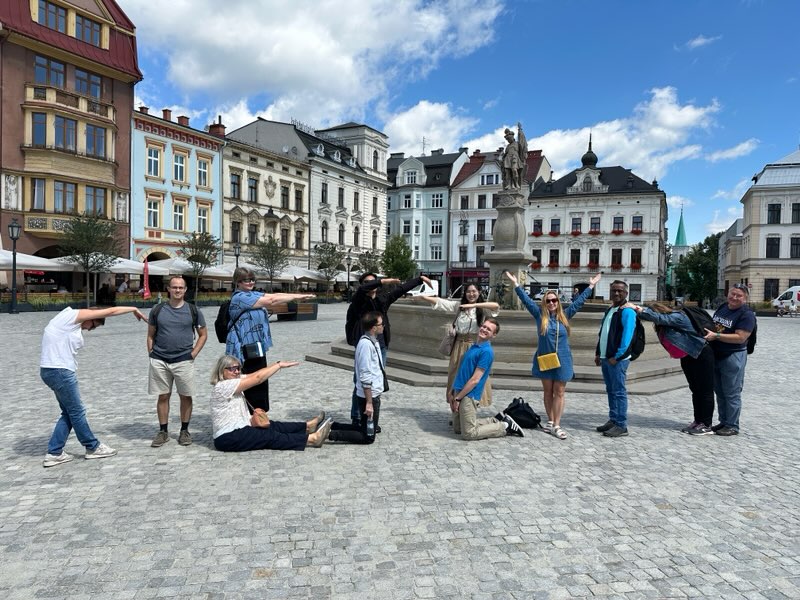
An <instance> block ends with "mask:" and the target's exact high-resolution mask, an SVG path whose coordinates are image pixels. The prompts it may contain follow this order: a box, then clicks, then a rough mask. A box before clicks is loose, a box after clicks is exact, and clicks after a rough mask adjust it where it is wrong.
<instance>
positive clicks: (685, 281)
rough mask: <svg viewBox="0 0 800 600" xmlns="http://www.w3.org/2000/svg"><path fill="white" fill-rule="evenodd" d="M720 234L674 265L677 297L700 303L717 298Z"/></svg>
mask: <svg viewBox="0 0 800 600" xmlns="http://www.w3.org/2000/svg"><path fill="white" fill-rule="evenodd" d="M721 235H722V234H721V233H715V234H713V235H710V236H708V237H707V238H706V239H704V240H703V241H702V242H700V243H699V244H695V245H694V246H692V249H691V250H689V252H688V253H687V254H686V256H684V257H683V259H682V260H681V261H679V262H678V264H676V265H675V269H674V270H673V273H674V275H675V287H676V289H677V293H678V295H688V296H689V297H690V298H691V299H692V300H694V301H696V302H698V303H701V304H702V302H703V301H704V300H713V299H714V298H715V297H716V296H717V267H718V261H719V238H720V236H721Z"/></svg>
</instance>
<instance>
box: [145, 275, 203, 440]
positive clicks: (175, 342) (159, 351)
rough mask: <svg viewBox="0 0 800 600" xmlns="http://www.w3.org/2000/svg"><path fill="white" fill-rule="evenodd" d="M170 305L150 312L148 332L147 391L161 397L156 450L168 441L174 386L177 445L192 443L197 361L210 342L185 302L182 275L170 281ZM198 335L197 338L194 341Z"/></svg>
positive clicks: (194, 311)
mask: <svg viewBox="0 0 800 600" xmlns="http://www.w3.org/2000/svg"><path fill="white" fill-rule="evenodd" d="M168 285H169V287H168V289H169V302H166V303H164V304H158V305H156V306H154V307H153V309H152V310H151V311H150V318H149V324H150V326H149V327H148V328H147V352H148V354H149V355H150V373H149V378H148V384H147V389H148V392H149V393H150V394H158V401H157V403H156V412H157V413H158V423H159V431H158V433H157V434H156V437H155V438H153V442H152V444H150V445H151V446H152V447H153V448H158V447H160V446H163V445H164V444H166V443H167V442H168V441H169V432H168V425H169V398H170V396H171V395H172V384H173V383H174V384H175V388H176V389H177V391H178V396H179V397H180V399H181V432H180V434H179V436H178V443H179V444H180V445H181V446H188V445H189V444H191V443H192V436H191V435H190V434H189V420H190V419H191V418H192V396H194V387H195V386H194V359H195V357H196V356H197V355H198V354H199V353H200V350H202V348H203V346H204V345H205V343H206V339H208V330H207V329H206V321H205V319H204V318H203V313H201V312H200V311H199V310H197V308H196V307H195V306H194V305H193V304H189V303H188V302H185V301H184V299H183V298H184V295H185V294H186V282H185V281H184V279H183V277H181V276H180V275H174V276H172V277H170V280H169V284H168ZM195 332H196V333H197V337H196V338H195Z"/></svg>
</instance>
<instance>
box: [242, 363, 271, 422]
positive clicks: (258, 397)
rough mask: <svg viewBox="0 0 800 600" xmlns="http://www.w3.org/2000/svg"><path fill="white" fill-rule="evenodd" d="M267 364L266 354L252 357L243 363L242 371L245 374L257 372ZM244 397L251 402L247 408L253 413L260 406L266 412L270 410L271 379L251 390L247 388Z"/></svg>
mask: <svg viewBox="0 0 800 600" xmlns="http://www.w3.org/2000/svg"><path fill="white" fill-rule="evenodd" d="M266 366H267V357H266V356H257V357H255V358H250V359H247V360H245V361H244V362H243V363H242V373H244V374H245V375H246V374H248V373H255V372H256V371H258V370H259V369H263V368H264V367H266ZM244 397H245V398H246V399H247V402H248V404H249V406H248V407H247V410H249V411H250V414H253V409H254V408H260V409H262V410H264V411H265V412H269V379H267V380H266V381H264V382H263V383H259V384H258V385H257V386H255V387H251V388H250V389H249V390H245V391H244ZM251 407H252V408H251Z"/></svg>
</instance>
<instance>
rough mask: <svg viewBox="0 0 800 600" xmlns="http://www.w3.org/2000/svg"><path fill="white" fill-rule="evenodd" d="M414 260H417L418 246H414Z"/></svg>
mask: <svg viewBox="0 0 800 600" xmlns="http://www.w3.org/2000/svg"><path fill="white" fill-rule="evenodd" d="M414 260H419V246H414Z"/></svg>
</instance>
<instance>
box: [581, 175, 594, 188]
mask: <svg viewBox="0 0 800 600" xmlns="http://www.w3.org/2000/svg"><path fill="white" fill-rule="evenodd" d="M583 191H584V192H591V191H592V178H591V177H589V176H588V175H587V176H586V177H584V178H583Z"/></svg>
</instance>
